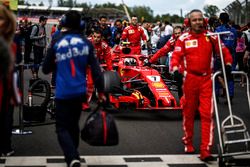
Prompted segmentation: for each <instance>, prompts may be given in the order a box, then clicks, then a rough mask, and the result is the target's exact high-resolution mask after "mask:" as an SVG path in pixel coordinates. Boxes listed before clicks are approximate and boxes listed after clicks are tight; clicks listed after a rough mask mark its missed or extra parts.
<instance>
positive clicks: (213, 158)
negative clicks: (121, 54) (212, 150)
mask: <svg viewBox="0 0 250 167" xmlns="http://www.w3.org/2000/svg"><path fill="white" fill-rule="evenodd" d="M200 160H201V161H204V162H211V161H216V160H217V158H216V157H214V156H212V155H210V156H208V157H205V158H201V157H200Z"/></svg>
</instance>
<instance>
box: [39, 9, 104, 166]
mask: <svg viewBox="0 0 250 167" xmlns="http://www.w3.org/2000/svg"><path fill="white" fill-rule="evenodd" d="M62 19H63V20H61V24H62V26H63V27H64V29H65V31H61V33H60V35H59V36H58V37H56V38H55V39H54V40H53V41H52V42H51V44H50V47H49V49H48V52H47V56H46V58H45V60H44V64H43V67H42V70H43V73H44V74H49V73H50V72H52V71H54V70H56V92H55V101H56V133H57V138H58V141H59V144H60V146H61V148H62V151H63V153H64V156H65V161H66V163H67V165H68V166H69V167H79V166H81V165H80V156H79V153H78V151H77V147H78V145H79V131H80V130H79V119H80V114H81V111H82V103H83V102H84V101H86V88H87V85H86V84H87V82H86V68H87V66H90V68H91V72H92V74H93V77H94V78H93V80H94V83H95V87H96V88H97V90H98V92H102V91H103V87H104V86H103V83H104V81H103V74H102V72H101V69H100V65H99V63H98V61H97V59H96V57H95V54H94V48H93V46H92V44H91V43H90V42H89V41H88V40H87V39H86V38H85V37H84V36H83V35H82V34H81V31H80V27H81V26H80V22H81V16H80V14H79V13H78V12H77V11H69V12H67V13H66V14H65V15H64V16H63V18H62Z"/></svg>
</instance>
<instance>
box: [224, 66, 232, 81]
mask: <svg viewBox="0 0 250 167" xmlns="http://www.w3.org/2000/svg"><path fill="white" fill-rule="evenodd" d="M225 70H226V75H227V80H232V79H233V75H232V66H231V65H226V66H225Z"/></svg>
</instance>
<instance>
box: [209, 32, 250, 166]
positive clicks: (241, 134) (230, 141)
mask: <svg viewBox="0 0 250 167" xmlns="http://www.w3.org/2000/svg"><path fill="white" fill-rule="evenodd" d="M227 33H230V32H222V33H211V34H209V35H216V36H217V37H218V43H219V51H220V58H221V63H222V71H218V72H216V73H215V74H214V75H213V100H214V107H215V116H216V124H217V130H218V137H219V144H218V164H219V167H225V166H235V165H237V166H239V165H240V166H241V165H244V166H250V161H249V160H250V156H245V155H247V154H250V136H249V132H248V130H247V127H246V124H245V123H244V121H243V119H242V118H240V117H239V116H237V114H235V113H233V112H232V104H231V99H230V97H229V91H228V84H227V76H226V70H225V65H224V60H223V56H222V49H221V43H220V34H227ZM221 73H222V74H223V76H224V82H225V87H226V99H227V107H228V112H229V115H228V116H226V118H224V119H221V120H220V117H219V111H218V104H217V98H218V97H216V93H215V80H216V77H217V76H218V75H219V74H221ZM236 74H237V75H243V76H245V78H246V82H247V87H246V89H247V92H246V93H247V102H248V105H249V110H250V94H249V80H248V76H247V74H246V73H244V72H243V71H233V72H232V75H236ZM239 110H240V109H239ZM232 148H233V149H232ZM235 150H237V151H235ZM244 156H245V157H244ZM240 157H241V158H242V157H244V158H245V160H242V159H241V158H240ZM246 159H247V161H246Z"/></svg>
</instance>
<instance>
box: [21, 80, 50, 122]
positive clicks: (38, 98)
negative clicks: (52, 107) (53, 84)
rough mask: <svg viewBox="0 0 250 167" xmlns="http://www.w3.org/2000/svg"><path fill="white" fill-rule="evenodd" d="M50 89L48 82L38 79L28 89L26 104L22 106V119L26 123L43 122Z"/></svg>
mask: <svg viewBox="0 0 250 167" xmlns="http://www.w3.org/2000/svg"><path fill="white" fill-rule="evenodd" d="M50 96H51V89H50V84H49V82H48V81H46V80H43V79H38V80H36V81H35V82H34V83H32V85H31V86H30V88H29V92H28V102H27V104H24V105H23V119H24V121H26V122H44V121H45V117H46V112H47V106H48V103H49V101H50Z"/></svg>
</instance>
